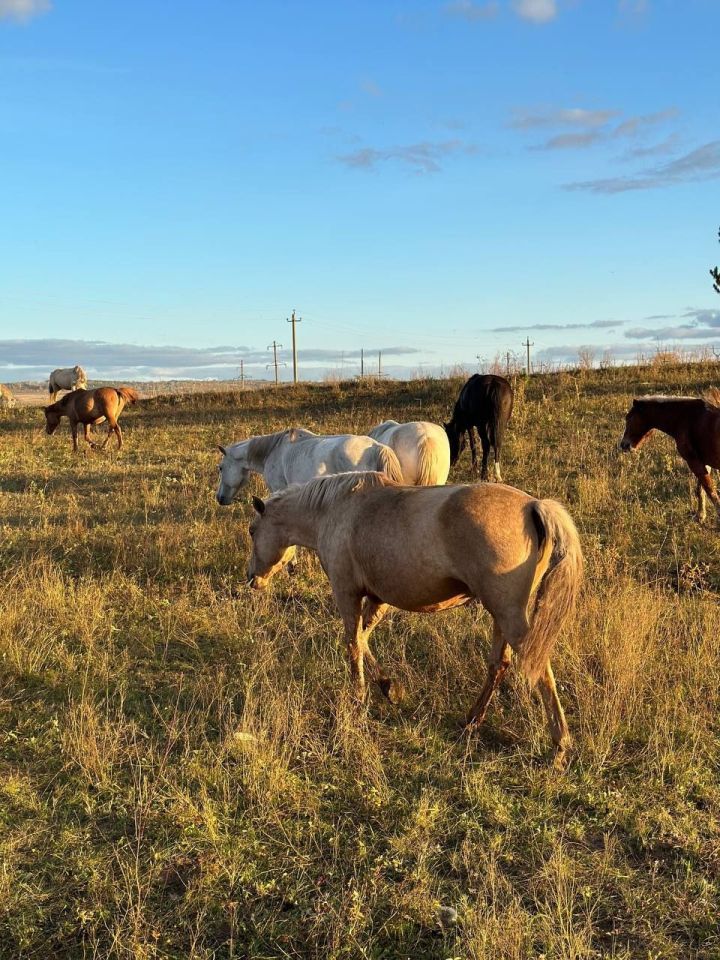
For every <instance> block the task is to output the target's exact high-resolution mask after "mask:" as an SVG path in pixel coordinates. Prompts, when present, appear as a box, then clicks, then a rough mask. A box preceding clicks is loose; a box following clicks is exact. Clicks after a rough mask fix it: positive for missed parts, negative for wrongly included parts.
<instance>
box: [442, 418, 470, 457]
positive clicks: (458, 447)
mask: <svg viewBox="0 0 720 960" xmlns="http://www.w3.org/2000/svg"><path fill="white" fill-rule="evenodd" d="M443 427H444V428H445V433H446V434H447V438H448V442H449V444H450V463H456V461H457V459H458V457H459V456H460V454H461V453H462V452H463V450H464V449H465V443H466V442H467V441H466V437H465V431H464V430H460V429H458V427H457V426H456V425H455V421H454V420H451V421H450V422H449V423H443Z"/></svg>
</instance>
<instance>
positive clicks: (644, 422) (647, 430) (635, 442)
mask: <svg viewBox="0 0 720 960" xmlns="http://www.w3.org/2000/svg"><path fill="white" fill-rule="evenodd" d="M652 432H653V428H652V427H651V426H650V424H649V423H648V418H647V411H646V410H645V407H644V405H643V404H641V403H639V402H638V401H637V400H633V405H632V406H631V407H630V409H629V410H628V412H627V414H626V415H625V433H623V435H622V437H621V438H620V443H619V444H618V446H619V447H620V449H621V450H622V451H623V453H628V452H629V451H630V450H638V449H639V448H640V447H641V446H642V445H643V443H645V441H646V440H647V438H648V437H649V436H650V434H651V433H652Z"/></svg>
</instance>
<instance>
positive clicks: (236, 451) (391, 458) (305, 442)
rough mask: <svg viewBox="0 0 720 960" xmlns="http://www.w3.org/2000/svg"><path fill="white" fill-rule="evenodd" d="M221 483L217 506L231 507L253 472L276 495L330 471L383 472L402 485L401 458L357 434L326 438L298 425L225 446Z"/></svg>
mask: <svg viewBox="0 0 720 960" xmlns="http://www.w3.org/2000/svg"><path fill="white" fill-rule="evenodd" d="M219 449H220V453H222V455H223V459H222V462H221V464H220V466H219V468H218V469H219V471H220V485H219V486H218V491H217V502H218V503H219V504H220V505H221V506H223V507H227V506H229V505H230V504H231V503H232V502H233V500H234V499H235V497H236V496H237V494H238V492H239V491H240V490H242V488H243V487H244V486H245V485H246V484H247V482H248V478H249V475H250V473H261V474H262V475H263V478H264V480H265V483H266V484H267V485H268V487H269V488H270V491H271V492H272V493H276V492H277V491H278V490H284V489H285V487H288V486H289V485H290V484H291V483H307V481H308V480H312V479H314V478H315V477H322V476H325V475H326V474H329V473H345V472H347V471H353V472H354V471H357V470H379V471H380V472H381V473H386V474H387V475H388V476H389V477H391V478H392V479H393V480H397V481H398V483H402V482H403V474H402V469H401V467H400V463H399V462H398V459H397V457H396V456H395V454H394V453H393V451H392V450H390V449H389V448H388V447H386V446H384V445H383V444H382V443H378V442H377V440H371V439H370V437H356V436H353V435H352V434H347V435H344V436H336V437H321V436H318V435H317V434H315V433H312V432H311V431H310V430H302V429H300V428H299V427H293V428H291V429H289V430H282V431H281V432H280V433H270V434H267V435H266V436H263V437H250V439H249V440H241V441H240V442H239V443H234V444H233V445H232V446H230V447H228V448H227V450H226V449H225V447H220V448H219Z"/></svg>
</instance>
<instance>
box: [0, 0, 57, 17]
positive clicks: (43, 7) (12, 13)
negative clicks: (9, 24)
mask: <svg viewBox="0 0 720 960" xmlns="http://www.w3.org/2000/svg"><path fill="white" fill-rule="evenodd" d="M51 6H52V4H51V3H50V0H0V20H17V21H19V22H23V21H25V20H30V19H32V17H37V16H39V15H40V14H41V13H47V11H48V10H50V8H51Z"/></svg>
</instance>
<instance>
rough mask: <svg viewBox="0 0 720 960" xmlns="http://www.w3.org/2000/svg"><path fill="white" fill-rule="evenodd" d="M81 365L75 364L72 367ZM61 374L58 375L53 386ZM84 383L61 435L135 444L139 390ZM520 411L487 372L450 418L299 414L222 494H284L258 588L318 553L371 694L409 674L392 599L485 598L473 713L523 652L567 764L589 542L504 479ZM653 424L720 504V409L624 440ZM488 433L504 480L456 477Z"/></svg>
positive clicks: (671, 402) (57, 411) (639, 440)
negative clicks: (328, 427)
mask: <svg viewBox="0 0 720 960" xmlns="http://www.w3.org/2000/svg"><path fill="white" fill-rule="evenodd" d="M78 371H79V372H80V373H82V370H81V368H78V367H76V368H74V370H73V368H71V372H72V375H73V377H75V378H77V376H78ZM57 372H58V371H56V373H57ZM83 377H84V374H83ZM58 385H59V381H58V380H57V379H53V377H51V378H50V391H51V392H52V391H53V388H54V387H57V386H58ZM72 386H73V387H74V389H72V390H71V392H70V393H68V394H66V395H65V396H64V397H63V398H62V399H61V400H59V401H56V402H54V403H52V404H50V405H49V406H47V407H45V408H44V412H45V418H46V429H47V432H48V433H52V432H53V431H54V430H55V429H56V428H57V426H58V424H59V422H60V420H61V418H62V417H63V416H66V417H68V419H69V421H70V426H71V432H72V438H73V447H74V449H75V450H77V449H78V444H77V433H78V427H79V425H83V428H84V435H85V439H86V441H87V442H88V443H90V444H92V445H93V446H94V444H93V443H92V440H91V439H90V435H89V430H90V427H91V425H93V424H98V423H101V422H103V421H107V423H108V436H107V438H106V440H105V444H107V442H108V440H109V438H110V435H111V434H112V433H115V435H116V437H117V441H118V447H121V446H122V433H121V431H120V427H119V425H118V422H117V421H118V417H119V416H120V414H121V412H122V410H123V408H124V406H125V405H126V404H128V403H134V402H135V401H136V400H137V393H136V392H135V391H134V390H132V389H130V388H129V387H117V388H116V387H100V388H98V389H95V390H88V389H85V388H83V387H81V386H78V385H77V384H76V383H75V381H74V380H73V381H72ZM512 408H513V390H512V386H511V384H510V382H509V381H508V380H506V379H505V378H504V377H501V376H496V375H491V374H490V375H480V374H475V375H474V376H472V377H471V378H470V379H469V380H468V381H467V382H466V383H465V384H464V386H463V387H462V389H461V391H460V393H459V395H458V398H457V401H456V403H455V405H454V408H453V412H452V417H451V419H450V420H449V421H448V422H447V423H445V424H443V425H442V426H440V425H438V424H435V423H430V422H426V421H414V422H411V423H398V422H396V421H394V420H386V421H384V422H383V423H380V424H378V425H377V426H375V427H373V428H372V429H371V430H369V431H368V434H367V435H366V436H359V435H354V434H346V435H337V436H319V435H317V434H315V433H313V432H312V431H310V430H305V429H301V428H297V427H293V428H289V429H286V430H282V431H279V432H277V433H273V434H269V435H265V436H257V437H251V438H249V439H247V440H243V441H240V442H238V443H234V444H232V445H230V446H228V447H220V448H219V449H220V452H221V454H222V460H221V462H220V464H219V467H218V470H219V484H218V489H217V494H216V498H217V502H218V503H219V504H220V505H222V506H229V505H230V504H232V503H233V502H235V500H236V499H237V497H238V495H239V493H240V492H241V491H242V490H243V488H244V487H245V486H246V485H247V483H248V480H249V476H250V474H252V473H256V474H259V475H261V476H262V477H263V479H264V481H265V483H266V485H267V487H268V489H269V491H270V496H269V498H267V499H265V500H263V499H260V498H259V497H253V501H252V502H253V507H254V518H253V520H252V522H251V524H250V528H249V530H250V536H251V540H252V550H251V555H250V561H249V567H248V583H249V585H250V587H252V588H254V589H256V590H259V589H263V588H264V587H266V586H267V585H268V583H269V582H270V581H271V579H272V578H273V577H274V576H275V575H276V574H277V573H278V572H279V571H281V570H282V569H283V568H284V567H286V566H287V565H288V564H289V563H291V561H293V559H294V556H295V551H296V548H297V547H306V548H309V549H310V550H313V551H315V552H316V553H317V555H318V557H319V559H320V563H321V565H322V567H323V569H324V571H325V573H326V575H327V577H328V579H329V581H330V585H331V588H332V592H333V596H334V599H335V603H336V605H337V609H338V612H339V614H340V617H341V619H342V621H343V626H344V638H345V643H346V648H347V653H348V659H349V663H350V670H351V675H352V680H353V687H354V694H355V696H356V698H357V700H358V701H360V702H363V701H365V700H366V697H367V683H366V679H369V680H371V681H373V682H374V683H376V684H377V686H378V687H379V689H380V690H381V691H382V693H383V694H384V695H385V696H386V697H387V698H388V699H389V700H390V701H391V702H393V703H394V702H397V701H399V700H400V699H401V697H402V693H403V691H402V688H401V685H400V684H399V683H398V682H397V680H395V679H394V678H392V677H391V676H390V675H389V674H388V673H387V672H386V671H385V669H384V668H383V667H382V666H381V665H380V664H379V663H378V662H377V660H376V659H375V657H374V655H373V654H372V652H371V649H370V646H369V637H370V634H371V632H372V631H373V629H374V628H375V627H376V626H377V625H378V623H379V622H380V621H381V620H382V618H383V617H384V615H385V613H386V612H387V610H388V609H389V608H390V607H396V608H399V609H401V610H408V611H415V612H427V613H432V612H436V611H440V610H446V609H449V608H451V607H455V606H459V605H461V604H466V603H469V602H471V601H479V602H480V603H481V604H482V606H483V607H484V608H485V609H486V610H487V611H488V612H489V614H490V616H491V617H492V620H493V641H492V645H491V649H490V652H489V655H488V662H487V677H486V680H485V683H484V686H483V688H482V690H481V692H480V695H479V697H478V699H477V700H476V702H475V703H474V704H473V706H472V707H471V709H470V711H469V712H468V714H467V718H466V722H467V724H468V725H473V724H478V723H480V722H481V721H482V720H483V719H484V717H485V715H486V713H487V710H488V707H489V705H490V702H491V700H492V697H493V695H494V693H495V692H496V690H497V689H498V686H499V685H500V683H501V681H502V679H503V676H504V675H505V673H506V672H507V669H508V667H509V666H510V663H511V660H512V658H513V656H515V657H516V658H517V663H518V666H519V667H520V669H521V670H522V671H523V673H524V674H525V675H526V676H527V677H528V679H529V680H530V682H531V684H533V685H536V686H537V688H538V689H539V691H540V694H541V697H542V700H543V704H544V707H545V711H546V714H547V721H548V725H549V729H550V736H551V738H552V741H553V744H554V748H555V757H556V763H557V764H559V765H562V764H563V763H564V762H565V760H566V758H567V754H568V750H569V748H570V734H569V731H568V726H567V722H566V720H565V716H564V713H563V709H562V706H561V704H560V701H559V699H558V695H557V689H556V686H555V680H554V676H553V670H552V666H551V663H550V657H551V654H552V651H553V648H554V645H555V642H556V640H557V638H558V635H559V633H560V631H561V630H562V627H563V625H564V624H565V622H566V621H567V618H568V617H569V615H570V614H571V612H572V610H573V608H574V605H575V601H576V598H577V595H578V591H579V588H580V585H581V582H582V571H583V555H582V549H581V546H580V540H579V537H578V533H577V530H576V528H575V525H574V523H573V520H572V518H571V517H570V515H569V513H568V512H567V510H566V509H565V508H564V507H563V506H562V505H561V504H559V503H557V502H555V501H553V500H548V499H539V498H536V497H533V496H530V495H529V494H527V493H524V492H523V491H521V490H518V489H515V488H514V487H510V486H506V485H504V484H503V483H502V475H501V455H502V444H503V438H504V435H505V430H506V427H507V424H508V421H509V420H510V417H511V414H512ZM654 430H660V431H663V432H664V433H667V434H669V435H670V436H672V437H673V438H674V439H675V442H676V445H677V449H678V452H679V453H680V455H681V456H682V457H683V458H684V459H685V460H686V462H687V464H688V466H689V468H690V470H691V471H692V472H693V474H694V475H695V477H696V478H697V500H698V518H699V519H703V518H704V516H705V496H707V497H708V498H709V499H710V500H711V501H712V503H713V504H714V506H715V507H716V509H717V511H718V514H719V516H720V498H719V497H718V494H717V492H716V489H715V485H714V483H713V480H712V477H711V474H710V468H711V467H716V468H717V467H720V406H718V405H716V403H715V402H713V401H712V400H709V399H702V398H694V397H665V396H653V397H644V398H639V399H636V400H634V401H633V404H632V406H631V408H630V410H629V411H628V413H627V415H626V418H625V431H624V434H623V436H622V439H621V440H620V443H619V446H620V449H621V450H622V451H629V450H636V449H638V448H639V447H640V446H641V445H642V444H643V443H644V442H645V440H646V439H647V437H648V436H649V435H650V434H651V433H652V432H653V431H654ZM475 432H477V435H478V437H479V439H480V444H481V447H482V462H481V465H480V470H479V472H480V476H481V479H482V480H487V479H488V460H489V455H490V450H491V448H492V450H493V453H494V467H495V470H494V473H495V480H496V481H498V482H497V483H493V484H491V483H475V484H451V485H446V480H447V478H448V475H449V472H450V467H451V465H452V464H454V463H455V462H456V461H457V460H458V458H459V456H460V454H461V453H462V451H463V449H464V447H465V445H466V442H467V443H469V446H470V451H471V456H472V463H473V468H474V469H475V470H476V471H477V452H476V446H475V436H474V434H475ZM105 444H103V446H104V445H105Z"/></svg>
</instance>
